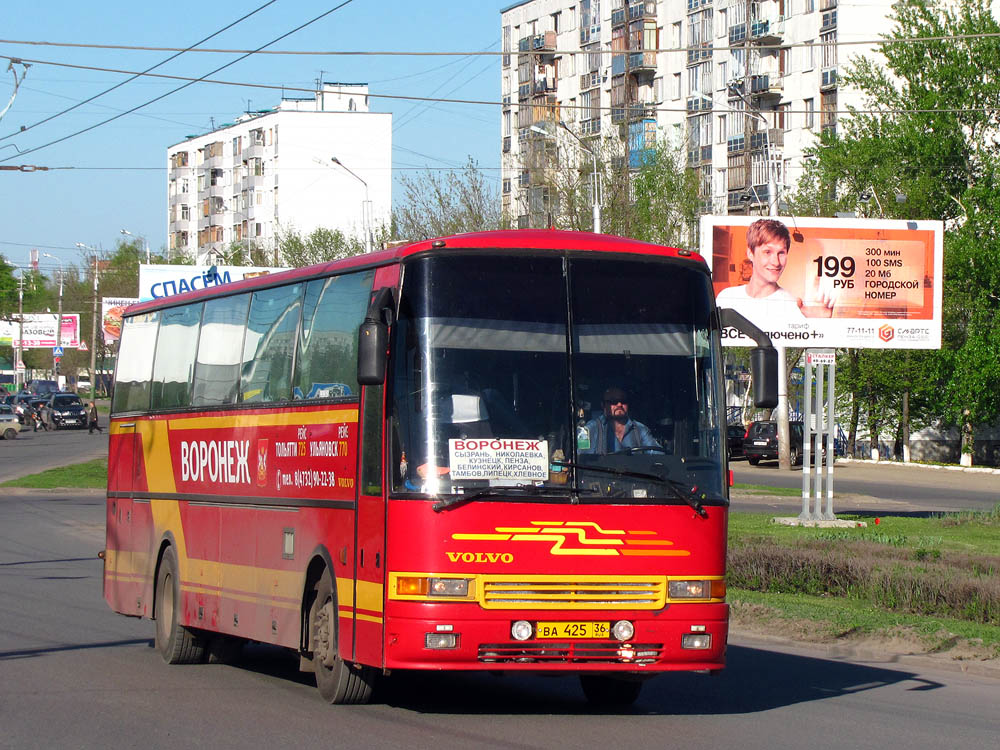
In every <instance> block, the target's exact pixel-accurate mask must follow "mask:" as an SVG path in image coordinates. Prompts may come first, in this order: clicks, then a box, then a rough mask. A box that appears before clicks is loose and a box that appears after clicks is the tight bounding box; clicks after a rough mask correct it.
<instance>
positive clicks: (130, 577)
mask: <svg viewBox="0 0 1000 750" xmlns="http://www.w3.org/2000/svg"><path fill="white" fill-rule="evenodd" d="M109 431H110V432H111V435H110V437H109V440H110V451H109V460H110V462H111V471H110V472H109V474H110V479H111V482H110V484H109V486H108V504H107V522H106V530H107V531H106V533H107V538H106V540H105V550H106V557H105V561H104V565H105V576H104V581H105V592H104V597H105V599H107V601H108V604H109V605H110V606H111V608H112V609H114V610H115V611H117V612H122V613H125V614H139V612H137V611H136V610H137V609H139V608H140V607H141V601H140V599H141V586H142V583H141V580H142V576H141V574H142V571H140V570H135V569H134V568H135V563H134V559H133V557H134V556H133V553H132V547H133V541H132V533H133V532H132V526H133V524H132V516H133V510H134V507H133V506H134V500H133V499H132V495H133V493H134V492H135V478H136V476H137V475H138V474H139V472H140V471H141V470H142V466H141V453H142V447H141V442H140V440H139V432H138V430H137V425H136V422H135V420H134V419H133V420H131V421H129V420H126V421H124V422H113V423H112V424H111V427H110V430H109Z"/></svg>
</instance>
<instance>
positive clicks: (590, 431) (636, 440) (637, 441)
mask: <svg viewBox="0 0 1000 750" xmlns="http://www.w3.org/2000/svg"><path fill="white" fill-rule="evenodd" d="M601 403H602V406H603V413H602V414H600V415H598V416H597V417H595V418H594V419H591V420H590V421H589V422H587V424H585V425H584V426H583V429H582V430H581V434H579V435H578V436H577V450H578V451H579V452H580V453H583V454H592V455H598V456H605V455H608V454H609V453H623V452H626V451H635V452H641V450H640V449H642V448H657V449H660V448H661V446H660V444H659V443H658V442H657V441H656V438H654V437H653V434H652V433H651V432H650V431H649V428H648V427H646V425H644V424H643V423H642V422H639V421H638V420H635V419H632V418H631V416H629V410H628V406H629V399H628V394H627V393H626V392H625V391H624V390H622V389H621V388H618V387H617V386H612V387H610V388H608V389H607V390H606V391H605V392H604V397H603V398H602V400H601ZM584 433H585V434H584Z"/></svg>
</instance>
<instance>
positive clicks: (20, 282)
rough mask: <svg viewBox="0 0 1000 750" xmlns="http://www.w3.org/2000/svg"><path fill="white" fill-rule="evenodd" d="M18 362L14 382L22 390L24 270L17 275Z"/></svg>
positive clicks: (23, 373) (15, 364) (15, 367)
mask: <svg viewBox="0 0 1000 750" xmlns="http://www.w3.org/2000/svg"><path fill="white" fill-rule="evenodd" d="M17 320H18V333H17V362H15V363H14V384H15V385H16V386H17V390H18V391H20V390H21V389H22V388H23V387H24V375H25V372H24V367H23V365H24V271H23V270H22V271H21V274H20V276H18V277H17Z"/></svg>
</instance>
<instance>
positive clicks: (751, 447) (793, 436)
mask: <svg viewBox="0 0 1000 750" xmlns="http://www.w3.org/2000/svg"><path fill="white" fill-rule="evenodd" d="M802 435H803V432H802V423H801V422H789V423H788V459H789V462H790V463H791V465H792V466H801V465H802ZM812 445H813V446H815V445H816V436H815V435H814V436H813V442H812ZM820 446H821V449H822V453H823V460H825V459H826V446H825V445H823V442H822V440H820ZM743 453H745V454H746V457H747V461H748V462H749V463H750V465H751V466H756V465H757V464H758V463H760V462H761V461H768V460H770V461H777V460H778V423H777V422H774V421H765V422H752V423H751V424H750V427H749V428H748V429H747V433H746V437H744V438H743ZM809 463H810V464H815V463H816V450H815V449H813V451H812V456H811V458H810V462H809Z"/></svg>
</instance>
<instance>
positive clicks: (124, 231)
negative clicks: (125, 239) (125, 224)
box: [122, 229, 152, 266]
mask: <svg viewBox="0 0 1000 750" xmlns="http://www.w3.org/2000/svg"><path fill="white" fill-rule="evenodd" d="M122 234H125V235H128V236H129V237H135V238H136V239H137V240H142V244H143V245H145V247H146V265H147V266H148V265H149V264H150V263H151V262H152V261H150V259H149V240H147V239H146V238H145V237H136V236H135V235H134V234H132V233H131V232H130V231H128V230H127V229H123V230H122Z"/></svg>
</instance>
